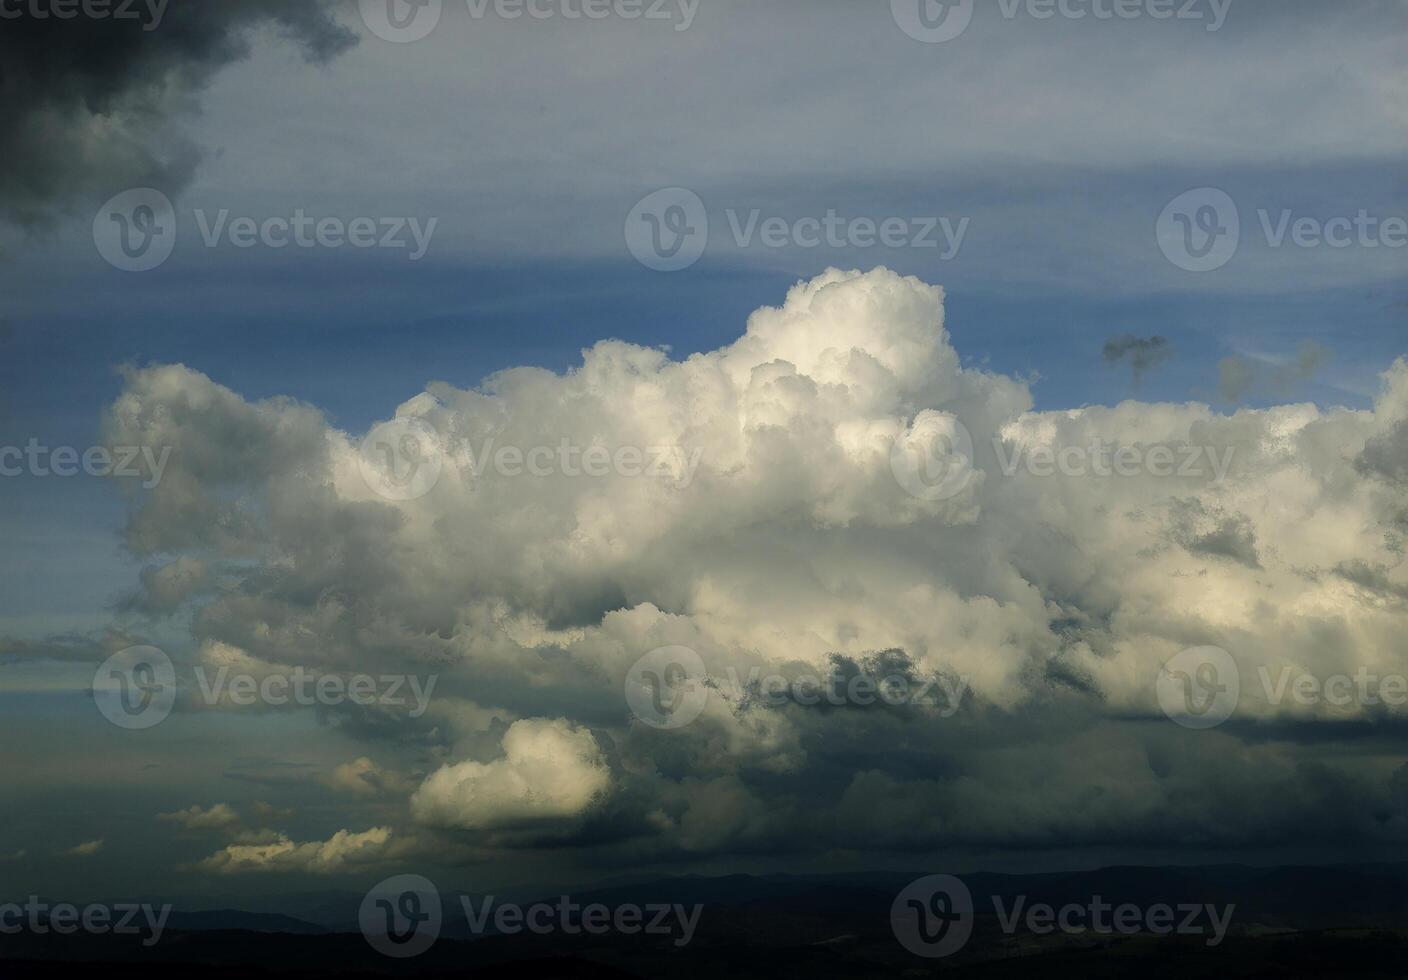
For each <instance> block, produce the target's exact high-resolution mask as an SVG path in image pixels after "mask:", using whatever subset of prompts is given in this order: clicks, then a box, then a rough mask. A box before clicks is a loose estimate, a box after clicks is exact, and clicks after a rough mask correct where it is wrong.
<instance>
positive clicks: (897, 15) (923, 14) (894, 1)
mask: <svg viewBox="0 0 1408 980" xmlns="http://www.w3.org/2000/svg"><path fill="white" fill-rule="evenodd" d="M890 15H891V16H892V17H894V19H895V23H896V24H898V25H899V29H900V30H902V31H904V32H905V33H906V34H907V35H909V36H910V37H912V38H914V39H915V40H916V41H923V42H924V43H925V44H940V43H942V42H944V41H952V40H953V39H954V38H956V37H958V35H960V34H962V33H963V32H964V31H966V30H967V29H968V24H969V22H970V21H972V19H973V0H890Z"/></svg>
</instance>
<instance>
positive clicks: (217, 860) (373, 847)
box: [197, 827, 392, 874]
mask: <svg viewBox="0 0 1408 980" xmlns="http://www.w3.org/2000/svg"><path fill="white" fill-rule="evenodd" d="M391 838H392V832H391V829H390V828H389V827H373V828H371V829H370V830H366V831H363V832H362V833H360V834H354V833H352V832H351V831H347V830H339V831H338V832H337V833H335V834H333V835H332V836H331V837H330V838H328V839H327V840H325V841H306V842H303V843H295V842H294V841H292V840H290V839H289V838H288V837H283V836H280V837H279V838H278V839H276V840H275V841H273V842H272V843H267V844H231V845H229V846H228V847H225V848H223V849H222V850H219V851H216V852H215V853H214V854H212V855H210V857H208V858H205V859H204V860H203V861H201V862H200V863H199V864H198V865H197V867H198V868H199V869H200V870H202V871H213V872H216V873H218V874H243V873H247V872H266V871H267V872H274V871H301V872H305V873H308V874H333V873H336V872H342V871H351V870H355V869H356V867H357V866H359V865H362V864H366V863H371V862H375V861H378V860H380V859H382V858H383V857H384V856H385V853H386V848H387V845H388V844H389V843H390V841H391Z"/></svg>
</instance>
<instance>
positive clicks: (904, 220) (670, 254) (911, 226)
mask: <svg viewBox="0 0 1408 980" xmlns="http://www.w3.org/2000/svg"><path fill="white" fill-rule="evenodd" d="M723 215H724V217H725V219H727V225H728V231H729V236H730V238H731V239H732V241H733V245H734V247H735V248H738V249H746V248H766V249H784V248H799V249H815V248H831V249H870V248H875V247H877V246H879V247H883V248H891V249H895V248H920V249H933V250H935V251H936V252H937V253H938V254H937V258H938V260H939V261H940V262H947V261H949V260H950V259H953V258H955V257H957V255H958V253H959V250H960V249H961V248H962V247H963V239H964V237H965V236H966V235H967V234H968V225H969V223H970V219H969V218H952V217H947V216H940V215H916V216H900V215H886V216H880V217H872V216H869V215H852V216H846V215H842V214H840V213H838V212H837V211H836V209H835V208H827V209H826V211H825V212H823V213H821V214H813V215H804V216H802V217H784V216H783V215H780V214H766V215H765V214H764V213H763V210H762V209H761V208H750V209H747V210H743V209H740V208H725V209H724V211H723ZM708 242H709V214H708V211H707V210H706V209H705V207H704V202H703V201H702V200H701V199H700V198H699V195H697V194H695V193H694V192H693V191H691V190H689V189H687V188H684V187H667V188H664V189H663V190H658V191H652V192H651V193H649V194H647V195H646V196H645V197H643V198H641V199H640V200H639V201H638V202H636V205H635V207H633V208H632V209H631V211H630V213H629V214H628V215H627V216H626V246H627V248H628V249H629V250H630V252H631V254H632V255H634V256H635V257H636V259H637V261H639V262H640V263H641V264H642V265H644V266H645V267H646V268H648V269H654V270H655V271H657V272H678V271H679V270H681V269H687V268H688V267H689V266H691V265H693V264H694V263H695V262H697V261H698V260H699V257H700V256H701V255H703V254H704V251H705V248H706V247H707V245H708Z"/></svg>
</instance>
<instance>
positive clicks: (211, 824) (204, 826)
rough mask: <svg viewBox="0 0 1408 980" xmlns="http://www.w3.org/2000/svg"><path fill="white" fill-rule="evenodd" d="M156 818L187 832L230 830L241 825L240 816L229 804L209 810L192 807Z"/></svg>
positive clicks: (162, 814) (217, 805)
mask: <svg viewBox="0 0 1408 980" xmlns="http://www.w3.org/2000/svg"><path fill="white" fill-rule="evenodd" d="M156 818H157V819H158V820H164V821H166V822H167V823H174V824H180V825H181V826H182V827H185V828H186V829H187V830H230V829H232V828H234V827H237V826H239V823H240V815H239V814H238V813H236V812H235V810H234V807H232V806H230V805H229V804H228V803H216V804H215V805H214V806H212V807H210V808H209V809H208V810H202V809H201V808H200V807H199V806H196V805H192V806H189V807H187V808H186V809H184V810H177V811H175V812H174V813H158V814H157V817H156Z"/></svg>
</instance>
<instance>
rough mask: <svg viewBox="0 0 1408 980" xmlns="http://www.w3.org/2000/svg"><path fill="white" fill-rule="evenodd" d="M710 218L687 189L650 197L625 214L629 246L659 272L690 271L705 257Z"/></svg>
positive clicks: (667, 189)
mask: <svg viewBox="0 0 1408 980" xmlns="http://www.w3.org/2000/svg"><path fill="white" fill-rule="evenodd" d="M708 241H709V215H708V213H707V212H706V211H705V210H704V202H703V201H702V200H700V198H699V195H698V194H696V193H694V191H692V190H689V189H688V188H686V187H665V188H662V189H660V190H658V191H654V192H652V193H650V194H647V195H646V196H645V197H643V198H641V199H640V200H639V201H637V202H636V206H635V207H633V208H631V210H630V213H629V214H627V215H626V247H627V248H628V249H630V252H631V254H632V255H634V256H635V257H636V261H638V262H639V263H640V264H641V265H643V266H645V267H646V268H647V269H654V270H655V271H656V272H678V271H680V270H681V269H687V268H689V267H690V266H692V265H693V264H694V263H695V262H698V261H699V257H700V256H701V255H703V254H704V246H705V245H706V244H707V243H708Z"/></svg>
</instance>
